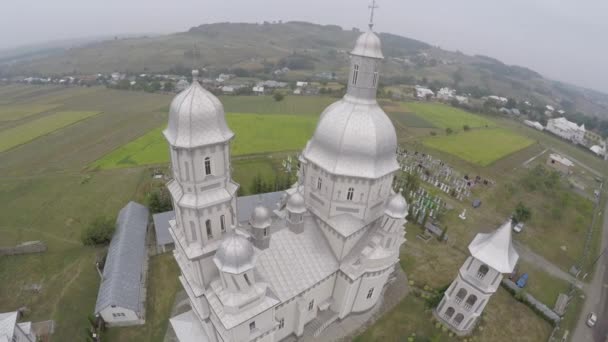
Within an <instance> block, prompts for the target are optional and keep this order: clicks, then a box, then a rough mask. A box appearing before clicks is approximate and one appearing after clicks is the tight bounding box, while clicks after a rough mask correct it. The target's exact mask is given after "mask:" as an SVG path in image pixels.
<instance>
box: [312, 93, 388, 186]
mask: <svg viewBox="0 0 608 342" xmlns="http://www.w3.org/2000/svg"><path fill="white" fill-rule="evenodd" d="M396 150H397V134H396V133H395V128H394V127H393V124H392V122H391V120H390V119H389V118H388V116H387V115H386V114H385V113H384V111H383V110H382V109H381V108H380V107H379V106H378V104H377V103H376V101H363V100H358V99H356V98H352V97H348V96H347V97H345V98H344V99H342V100H341V101H338V102H336V103H334V104H332V105H330V106H329V107H328V108H327V109H326V110H325V111H324V112H323V114H321V119H320V120H319V123H318V125H317V128H316V130H315V133H314V135H313V137H312V138H311V139H310V141H309V142H308V144H307V145H306V148H305V149H304V153H303V156H304V157H305V158H306V159H308V160H310V161H311V162H313V163H315V164H317V165H318V166H319V167H321V168H322V169H324V170H325V171H327V172H329V173H332V174H336V175H343V176H352V177H362V178H373V179H375V178H379V177H382V176H384V175H387V174H389V173H391V172H394V171H396V170H397V169H399V164H398V163H397V158H396V155H395V151H396Z"/></svg>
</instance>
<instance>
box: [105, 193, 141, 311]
mask: <svg viewBox="0 0 608 342" xmlns="http://www.w3.org/2000/svg"><path fill="white" fill-rule="evenodd" d="M147 226H148V208H146V207H144V206H143V205H141V204H139V203H135V202H129V203H128V204H127V205H126V206H125V207H124V208H122V209H121V210H120V213H119V214H118V219H117V220H116V232H115V233H114V236H113V237H112V242H110V247H109V248H108V256H107V257H106V263H105V266H104V268H103V279H102V280H101V285H100V286H99V294H98V295H97V303H96V304H95V313H99V312H100V311H101V310H103V309H105V308H106V307H108V306H110V305H116V306H119V307H123V308H127V309H131V310H133V311H135V312H138V313H139V312H141V310H142V309H143V308H142V307H141V287H142V285H141V275H142V271H143V265H144V261H145V258H146V257H147V255H146V228H147Z"/></svg>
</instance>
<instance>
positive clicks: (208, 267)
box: [196, 255, 219, 288]
mask: <svg viewBox="0 0 608 342" xmlns="http://www.w3.org/2000/svg"><path fill="white" fill-rule="evenodd" d="M196 265H197V267H198V270H199V273H200V274H201V283H202V284H203V287H204V288H207V287H208V286H209V284H210V283H211V281H212V280H213V279H215V278H216V277H219V271H218V270H217V267H216V266H215V263H214V262H213V256H211V255H210V256H207V257H205V258H202V259H199V260H197V261H196Z"/></svg>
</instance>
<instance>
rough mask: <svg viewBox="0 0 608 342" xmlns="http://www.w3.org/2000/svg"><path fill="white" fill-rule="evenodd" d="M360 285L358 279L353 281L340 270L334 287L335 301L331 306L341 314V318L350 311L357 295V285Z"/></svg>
mask: <svg viewBox="0 0 608 342" xmlns="http://www.w3.org/2000/svg"><path fill="white" fill-rule="evenodd" d="M358 285H359V282H358V281H356V282H351V281H350V278H348V277H347V276H346V275H345V274H344V273H342V272H338V274H337V277H336V283H335V286H334V289H333V298H334V302H333V304H332V305H331V308H332V310H334V311H335V312H337V313H338V314H339V317H340V319H342V318H344V317H345V316H346V315H348V314H349V313H350V308H351V306H352V302H353V300H354V298H355V295H356V292H355V291H356V286H358Z"/></svg>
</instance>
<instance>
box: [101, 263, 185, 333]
mask: <svg viewBox="0 0 608 342" xmlns="http://www.w3.org/2000/svg"><path fill="white" fill-rule="evenodd" d="M178 276H179V267H178V266H177V264H176V263H175V259H174V258H173V254H172V253H165V254H161V255H156V256H153V257H151V258H150V268H149V273H148V295H147V299H146V324H145V325H140V326H136V327H124V328H112V329H109V330H107V333H106V334H105V335H104V336H103V341H107V342H121V341H124V342H130V341H148V342H162V341H163V340H164V338H165V333H166V332H167V327H168V324H169V316H170V314H171V308H172V306H173V302H174V300H175V294H176V293H177V291H178V290H179V289H181V284H180V282H179V279H178V278H177V277H178Z"/></svg>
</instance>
